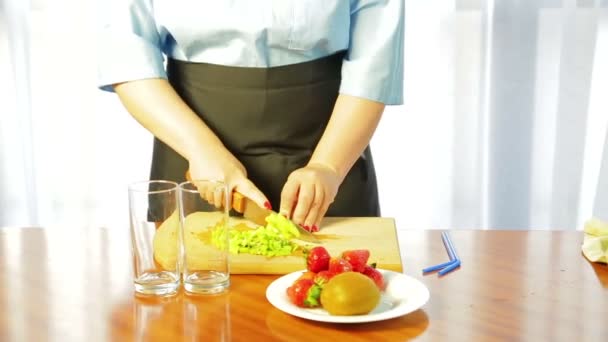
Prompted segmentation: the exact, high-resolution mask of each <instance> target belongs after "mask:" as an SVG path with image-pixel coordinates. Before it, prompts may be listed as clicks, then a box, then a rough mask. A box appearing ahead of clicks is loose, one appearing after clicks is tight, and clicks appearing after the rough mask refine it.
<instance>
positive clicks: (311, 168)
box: [99, 0, 404, 231]
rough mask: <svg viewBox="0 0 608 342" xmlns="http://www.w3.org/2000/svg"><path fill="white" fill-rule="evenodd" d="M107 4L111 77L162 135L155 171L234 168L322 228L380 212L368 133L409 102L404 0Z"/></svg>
mask: <svg viewBox="0 0 608 342" xmlns="http://www.w3.org/2000/svg"><path fill="white" fill-rule="evenodd" d="M105 4H106V5H104V6H105V8H106V13H105V21H104V24H103V27H102V30H101V32H100V58H99V71H100V74H99V83H100V87H101V88H102V89H104V90H108V91H115V92H116V93H117V94H118V96H119V97H120V99H121V101H122V102H123V104H124V106H125V107H126V109H127V110H128V111H129V112H130V113H131V114H132V115H133V116H134V117H135V119H136V120H138V121H139V122H140V123H141V124H142V125H143V126H144V127H146V128H147V129H148V130H149V131H150V132H151V133H153V134H154V136H155V138H156V139H155V141H154V151H153V160H152V169H151V179H167V180H173V181H176V182H181V181H183V180H184V177H185V176H184V175H185V172H186V170H188V169H189V170H190V173H191V177H192V178H194V179H222V180H225V181H226V182H228V184H230V185H231V187H232V189H234V190H238V191H239V192H241V193H243V194H244V195H245V196H247V197H249V198H251V199H252V200H254V201H255V202H256V203H258V204H259V205H261V206H266V207H275V208H276V207H279V208H280V212H281V213H282V214H284V215H286V216H288V217H290V218H291V219H292V220H293V221H294V222H296V223H298V224H300V225H302V226H304V227H306V228H307V229H310V230H315V231H316V230H318V227H319V224H320V222H321V219H322V218H323V217H324V216H325V215H328V216H379V215H380V208H379V203H378V194H377V186H376V178H375V172H374V167H373V162H372V157H371V153H370V149H369V147H368V144H369V141H370V139H371V137H372V134H373V132H374V130H375V128H376V126H377V124H378V122H379V120H380V117H381V115H382V112H383V110H384V106H385V105H395V104H401V102H402V93H403V90H402V83H403V82H402V81H403V51H402V50H403V48H402V42H403V11H404V8H403V7H404V6H403V0H350V1H348V0H281V1H271V0H266V1H264V0H258V1H252V0H232V1H197V2H195V1H175V0H155V1H153V0H112V1H111V2H110V6H109V7H108V6H107V2H105ZM163 55H165V56H166V57H167V62H166V67H165V66H164V64H163Z"/></svg>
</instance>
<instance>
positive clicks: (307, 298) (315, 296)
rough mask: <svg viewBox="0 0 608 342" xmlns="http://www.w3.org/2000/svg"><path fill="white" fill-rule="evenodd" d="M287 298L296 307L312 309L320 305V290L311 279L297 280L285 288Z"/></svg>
mask: <svg viewBox="0 0 608 342" xmlns="http://www.w3.org/2000/svg"><path fill="white" fill-rule="evenodd" d="M287 297H288V298H289V300H290V301H291V302H292V303H293V304H295V305H296V306H299V307H302V308H314V307H317V306H319V305H320V304H319V297H321V288H320V287H319V285H317V284H315V282H314V281H312V279H298V280H296V281H295V282H294V283H293V284H292V285H291V286H290V287H288V288H287Z"/></svg>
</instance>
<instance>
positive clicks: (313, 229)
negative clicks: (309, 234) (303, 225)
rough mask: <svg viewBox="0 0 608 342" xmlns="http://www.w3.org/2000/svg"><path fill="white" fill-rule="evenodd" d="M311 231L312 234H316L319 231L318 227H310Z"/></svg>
mask: <svg viewBox="0 0 608 342" xmlns="http://www.w3.org/2000/svg"><path fill="white" fill-rule="evenodd" d="M312 231H313V232H318V231H319V227H318V226H317V225H316V224H315V225H313V226H312Z"/></svg>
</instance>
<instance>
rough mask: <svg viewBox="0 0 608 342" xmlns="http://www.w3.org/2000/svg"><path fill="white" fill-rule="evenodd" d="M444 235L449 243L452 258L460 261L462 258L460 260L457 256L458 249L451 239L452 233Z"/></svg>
mask: <svg viewBox="0 0 608 342" xmlns="http://www.w3.org/2000/svg"><path fill="white" fill-rule="evenodd" d="M444 234H445V239H446V241H447V243H448V247H449V250H448V253H449V251H451V252H452V256H453V257H454V260H460V258H458V254H456V248H455V247H454V243H452V239H451V238H450V233H448V232H444ZM442 236H443V234H442Z"/></svg>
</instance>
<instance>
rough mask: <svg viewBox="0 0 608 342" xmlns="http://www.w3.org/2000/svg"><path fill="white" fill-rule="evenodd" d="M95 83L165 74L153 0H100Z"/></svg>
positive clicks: (109, 84)
mask: <svg viewBox="0 0 608 342" xmlns="http://www.w3.org/2000/svg"><path fill="white" fill-rule="evenodd" d="M98 10H99V12H100V14H101V15H100V17H101V21H100V22H99V29H98V33H97V37H98V44H97V48H98V52H97V75H98V76H97V84H98V86H99V88H100V89H102V90H106V91H113V90H114V88H113V86H112V85H113V84H116V83H121V82H128V81H134V80H141V79H147V78H165V79H166V78H167V75H166V72H165V67H164V63H163V62H164V60H163V54H162V51H161V48H160V36H159V34H158V30H157V28H156V22H155V20H154V14H153V5H152V0H110V1H107V0H106V1H103V0H100V4H99V7H98Z"/></svg>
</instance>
